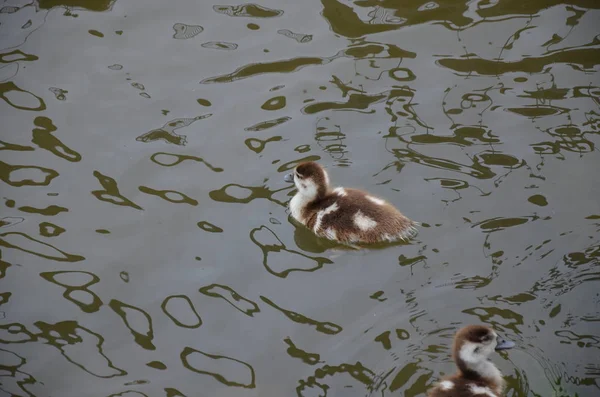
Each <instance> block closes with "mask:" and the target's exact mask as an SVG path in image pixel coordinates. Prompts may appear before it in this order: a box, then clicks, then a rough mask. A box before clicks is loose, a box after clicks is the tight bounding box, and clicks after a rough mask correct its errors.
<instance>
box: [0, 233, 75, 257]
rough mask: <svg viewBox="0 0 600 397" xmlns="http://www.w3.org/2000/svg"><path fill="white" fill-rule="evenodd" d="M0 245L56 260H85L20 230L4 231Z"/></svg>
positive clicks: (0, 235)
mask: <svg viewBox="0 0 600 397" xmlns="http://www.w3.org/2000/svg"><path fill="white" fill-rule="evenodd" d="M0 246H2V247H6V248H14V249H16V250H19V251H23V252H27V253H29V254H32V255H35V256H39V257H40V258H45V259H50V260H53V261H58V262H79V261H82V260H85V258H84V257H83V256H80V255H75V254H69V253H67V252H65V251H61V250H60V249H58V248H56V247H54V246H52V245H50V244H47V243H44V242H42V241H39V240H36V239H34V238H33V237H30V236H28V235H27V234H25V233H21V232H6V233H2V234H0Z"/></svg>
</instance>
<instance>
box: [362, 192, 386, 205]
mask: <svg viewBox="0 0 600 397" xmlns="http://www.w3.org/2000/svg"><path fill="white" fill-rule="evenodd" d="M365 197H366V198H367V200H370V201H371V202H373V203H375V204H377V205H384V204H385V201H383V200H382V199H379V198H377V197H373V196H369V195H368V194H367V195H366V196H365Z"/></svg>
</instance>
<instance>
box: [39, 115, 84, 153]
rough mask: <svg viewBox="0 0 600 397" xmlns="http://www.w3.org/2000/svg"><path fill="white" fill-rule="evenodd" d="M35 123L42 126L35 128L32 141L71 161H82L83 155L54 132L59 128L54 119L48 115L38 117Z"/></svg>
mask: <svg viewBox="0 0 600 397" xmlns="http://www.w3.org/2000/svg"><path fill="white" fill-rule="evenodd" d="M33 123H34V124H35V125H36V126H38V127H40V128H34V129H33V138H32V140H31V142H33V143H35V144H36V145H38V146H39V147H40V148H42V149H45V150H47V151H49V152H50V153H52V154H54V155H55V156H58V157H60V158H63V159H65V160H67V161H70V162H74V163H75V162H78V161H81V155H80V154H79V153H77V152H76V151H74V150H73V149H71V148H69V147H68V146H67V145H65V144H64V143H62V142H61V141H60V140H59V139H58V138H56V137H55V136H54V135H52V133H53V132H54V131H56V130H57V128H56V126H55V125H54V124H53V123H52V120H51V119H49V118H48V117H41V116H40V117H36V118H35V120H33Z"/></svg>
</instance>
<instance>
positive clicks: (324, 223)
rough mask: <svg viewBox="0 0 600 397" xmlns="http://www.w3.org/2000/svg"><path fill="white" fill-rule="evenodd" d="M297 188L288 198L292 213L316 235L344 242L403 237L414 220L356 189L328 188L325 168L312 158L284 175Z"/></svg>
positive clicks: (410, 232) (411, 229)
mask: <svg viewBox="0 0 600 397" xmlns="http://www.w3.org/2000/svg"><path fill="white" fill-rule="evenodd" d="M284 179H285V181H286V182H294V184H295V185H296V188H297V189H298V192H297V193H296V195H295V196H294V197H293V198H292V200H291V201H290V211H291V213H292V217H293V218H294V219H296V220H297V221H298V222H300V223H301V224H303V225H304V226H306V227H307V228H309V229H310V230H312V231H313V232H314V233H315V234H316V235H317V236H319V237H324V238H327V239H330V240H334V241H339V242H341V243H346V244H355V243H363V244H373V243H379V242H395V241H398V240H406V239H408V238H410V237H412V236H413V235H415V234H416V232H417V229H416V228H415V226H416V225H417V222H414V221H412V220H410V219H408V218H407V217H406V216H404V215H402V213H400V211H398V210H397V209H396V208H394V207H393V206H392V205H390V204H388V203H387V202H385V201H384V200H382V199H380V198H378V197H375V196H372V195H370V194H368V193H366V192H363V191H361V190H357V189H347V188H343V187H337V188H335V189H331V187H330V185H329V176H328V175H327V172H326V171H325V169H324V168H323V167H322V166H321V165H319V164H317V163H314V162H307V163H302V164H299V165H298V166H296V168H295V169H294V172H293V173H291V174H288V175H286V176H285V178H284Z"/></svg>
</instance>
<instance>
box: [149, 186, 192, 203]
mask: <svg viewBox="0 0 600 397" xmlns="http://www.w3.org/2000/svg"><path fill="white" fill-rule="evenodd" d="M138 189H139V190H140V192H142V193H146V194H149V195H152V196H157V197H160V198H161V199H163V200H165V201H168V202H170V203H175V204H189V205H192V206H196V205H198V201H196V200H194V199H193V198H191V197H189V196H187V195H185V194H183V193H181V192H177V191H175V190H155V189H152V188H149V187H146V186H140V187H138Z"/></svg>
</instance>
